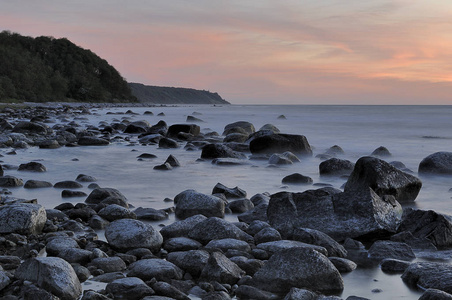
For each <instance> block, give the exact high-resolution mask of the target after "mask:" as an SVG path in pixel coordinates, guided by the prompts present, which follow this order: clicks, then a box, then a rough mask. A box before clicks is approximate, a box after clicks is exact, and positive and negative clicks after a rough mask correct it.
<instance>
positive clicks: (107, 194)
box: [85, 188, 128, 207]
mask: <svg viewBox="0 0 452 300" xmlns="http://www.w3.org/2000/svg"><path fill="white" fill-rule="evenodd" d="M107 198H114V199H118V200H120V202H123V203H125V204H126V205H127V199H126V197H125V196H124V195H123V194H122V193H121V192H120V191H118V190H117V189H114V188H98V189H94V190H93V191H92V192H91V193H90V194H89V195H88V198H86V200H85V203H88V204H99V203H101V202H102V201H104V200H106V199H107ZM123 206H124V205H123ZM127 207H128V205H127Z"/></svg>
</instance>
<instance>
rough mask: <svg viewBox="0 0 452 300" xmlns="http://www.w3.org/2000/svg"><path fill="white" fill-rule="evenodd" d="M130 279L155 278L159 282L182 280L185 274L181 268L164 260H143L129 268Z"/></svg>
mask: <svg viewBox="0 0 452 300" xmlns="http://www.w3.org/2000/svg"><path fill="white" fill-rule="evenodd" d="M127 276H128V277H138V278H141V279H142V280H150V279H152V278H155V279H157V280H159V281H168V280H171V279H177V280H180V279H182V276H183V272H182V270H181V269H179V267H177V266H176V265H174V264H172V263H171V262H169V261H166V260H163V259H158V258H154V259H142V260H139V261H137V262H134V263H133V264H131V265H130V266H129V273H128V274H127Z"/></svg>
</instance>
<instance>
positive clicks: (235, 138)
mask: <svg viewBox="0 0 452 300" xmlns="http://www.w3.org/2000/svg"><path fill="white" fill-rule="evenodd" d="M247 139H248V134H243V133H238V132H235V133H230V134H228V135H227V136H226V137H225V138H224V139H223V143H244V142H245V141H246V140H247Z"/></svg>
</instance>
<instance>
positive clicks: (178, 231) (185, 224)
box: [160, 215, 207, 240]
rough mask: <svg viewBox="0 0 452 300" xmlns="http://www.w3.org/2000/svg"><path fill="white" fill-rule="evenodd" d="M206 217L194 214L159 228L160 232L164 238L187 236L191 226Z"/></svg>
mask: <svg viewBox="0 0 452 300" xmlns="http://www.w3.org/2000/svg"><path fill="white" fill-rule="evenodd" d="M206 219H207V217H205V216H203V215H195V216H192V217H189V218H187V219H185V220H182V221H176V222H174V223H172V224H170V225H167V226H165V227H163V228H162V229H161V230H160V233H161V235H162V236H163V237H164V238H165V240H166V239H168V238H172V237H180V236H188V233H189V232H190V231H191V230H192V229H193V227H195V226H196V225H197V224H199V223H201V222H202V221H204V220H206Z"/></svg>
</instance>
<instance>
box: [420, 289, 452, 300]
mask: <svg viewBox="0 0 452 300" xmlns="http://www.w3.org/2000/svg"><path fill="white" fill-rule="evenodd" d="M419 300H452V294H449V293H446V292H443V291H440V290H437V289H427V290H426V291H425V292H424V293H423V294H422V296H421V297H420V298H419Z"/></svg>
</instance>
